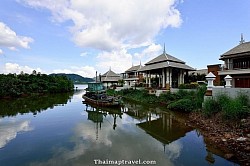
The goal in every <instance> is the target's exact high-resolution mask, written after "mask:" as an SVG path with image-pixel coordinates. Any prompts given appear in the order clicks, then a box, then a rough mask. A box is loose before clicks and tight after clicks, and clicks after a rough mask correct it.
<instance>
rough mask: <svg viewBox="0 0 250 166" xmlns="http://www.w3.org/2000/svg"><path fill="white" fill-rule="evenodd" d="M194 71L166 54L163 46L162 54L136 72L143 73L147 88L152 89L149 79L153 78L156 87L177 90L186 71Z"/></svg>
mask: <svg viewBox="0 0 250 166" xmlns="http://www.w3.org/2000/svg"><path fill="white" fill-rule="evenodd" d="M194 70H195V69H194V68H192V67H190V66H188V65H186V63H185V62H184V61H182V60H180V59H178V58H175V57H174V56H172V55H169V54H167V53H166V51H165V45H164V51H163V53H162V54H161V55H159V56H157V57H156V58H154V59H152V60H150V61H149V62H147V63H146V64H145V66H144V67H142V68H141V69H139V70H138V71H139V72H143V73H145V75H146V85H147V87H152V85H153V84H152V81H151V79H152V78H154V80H156V81H157V82H156V86H157V87H161V88H166V89H169V88H177V87H178V86H179V85H180V84H183V83H184V75H185V73H186V74H187V75H188V71H194ZM154 84H155V82H154ZM154 86H155V85H154Z"/></svg>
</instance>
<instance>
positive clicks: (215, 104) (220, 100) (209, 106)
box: [203, 94, 250, 119]
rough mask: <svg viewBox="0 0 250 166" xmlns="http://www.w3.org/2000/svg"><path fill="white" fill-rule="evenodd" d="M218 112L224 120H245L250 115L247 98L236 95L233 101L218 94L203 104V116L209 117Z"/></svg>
mask: <svg viewBox="0 0 250 166" xmlns="http://www.w3.org/2000/svg"><path fill="white" fill-rule="evenodd" d="M218 112H221V113H222V115H223V117H224V118H226V119H241V118H245V117H247V116H248V115H249V113H250V107H249V98H248V96H247V95H245V94H238V96H237V97H236V98H235V99H233V98H231V97H229V96H228V95H226V94H220V95H218V96H217V97H216V98H214V99H208V100H206V101H205V102H204V105H203V113H204V114H205V115H208V116H210V115H212V114H215V113H218Z"/></svg>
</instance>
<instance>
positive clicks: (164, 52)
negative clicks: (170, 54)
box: [163, 43, 166, 55]
mask: <svg viewBox="0 0 250 166" xmlns="http://www.w3.org/2000/svg"><path fill="white" fill-rule="evenodd" d="M163 54H164V55H165V54H166V49H165V43H164V48H163Z"/></svg>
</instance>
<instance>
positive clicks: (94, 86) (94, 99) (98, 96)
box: [82, 82, 120, 107]
mask: <svg viewBox="0 0 250 166" xmlns="http://www.w3.org/2000/svg"><path fill="white" fill-rule="evenodd" d="M82 98H83V99H84V100H85V102H86V103H89V104H91V105H95V106H99V107H113V106H119V105H120V98H119V97H115V96H109V95H107V94H106V91H105V89H104V86H103V85H102V83H100V82H91V83H88V88H87V89H86V93H85V94H84V95H83V96H82Z"/></svg>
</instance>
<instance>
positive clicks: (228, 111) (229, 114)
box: [222, 98, 250, 119]
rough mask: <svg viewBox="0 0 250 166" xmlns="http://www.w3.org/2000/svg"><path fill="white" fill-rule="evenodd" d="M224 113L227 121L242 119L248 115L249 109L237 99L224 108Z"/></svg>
mask: <svg viewBox="0 0 250 166" xmlns="http://www.w3.org/2000/svg"><path fill="white" fill-rule="evenodd" d="M222 108H223V109H222V113H223V116H224V118H226V119H241V118H244V117H246V116H247V115H248V113H249V110H250V109H249V107H248V106H247V105H244V104H243V103H242V101H241V100H239V99H237V98H235V99H233V100H231V101H230V102H229V103H227V104H226V105H223V107H222Z"/></svg>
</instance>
